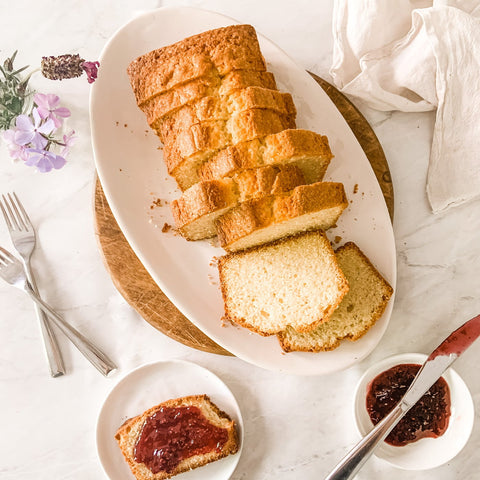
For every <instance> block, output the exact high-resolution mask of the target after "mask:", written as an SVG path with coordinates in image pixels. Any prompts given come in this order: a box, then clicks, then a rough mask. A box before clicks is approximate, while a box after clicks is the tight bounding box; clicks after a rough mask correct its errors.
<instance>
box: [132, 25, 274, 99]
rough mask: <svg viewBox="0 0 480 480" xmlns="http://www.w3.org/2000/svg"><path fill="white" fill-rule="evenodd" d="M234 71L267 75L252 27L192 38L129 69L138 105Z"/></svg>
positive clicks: (143, 57)
mask: <svg viewBox="0 0 480 480" xmlns="http://www.w3.org/2000/svg"><path fill="white" fill-rule="evenodd" d="M233 70H254V71H265V70H266V65H265V60H264V58H263V56H262V53H261V51H260V46H259V44H258V39H257V34H256V32H255V29H254V28H253V27H252V26H251V25H231V26H229V27H224V28H218V29H216V30H209V31H207V32H203V33H200V34H198V35H194V36H192V37H188V38H186V39H184V40H181V41H180V42H177V43H174V44H173V45H169V46H166V47H163V48H159V49H157V50H153V51H152V52H149V53H146V54H145V55H142V56H141V57H139V58H137V59H136V60H134V61H133V62H131V63H130V65H129V66H128V69H127V73H128V76H129V77H130V83H131V85H132V89H133V92H134V94H135V98H136V100H137V104H138V105H142V104H143V103H144V102H146V101H148V100H150V99H151V98H153V97H154V96H155V95H158V94H159V93H163V92H165V91H167V90H170V89H172V88H175V87H176V86H178V85H181V84H182V83H185V82H188V81H191V80H195V79H197V78H201V77H204V76H208V75H209V74H212V73H213V72H214V73H218V75H220V76H225V75H227V74H228V73H230V72H231V71H233Z"/></svg>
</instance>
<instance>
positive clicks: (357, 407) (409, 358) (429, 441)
mask: <svg viewBox="0 0 480 480" xmlns="http://www.w3.org/2000/svg"><path fill="white" fill-rule="evenodd" d="M426 359H427V355H423V354H420V353H404V354H401V355H395V356H393V357H389V358H386V359H385V360H382V361H381V362H378V363H376V364H375V365H372V367H370V368H369V369H368V370H367V371H366V372H365V373H364V374H363V376H362V378H361V379H360V381H359V382H358V385H357V389H356V394H355V402H354V414H355V420H356V424H357V429H358V431H359V433H360V435H362V436H365V435H366V434H367V433H368V432H369V431H370V430H371V429H372V428H373V423H372V422H371V420H370V417H369V415H368V412H367V409H366V395H367V387H368V384H369V383H370V381H371V380H373V379H374V378H375V377H376V376H377V375H379V374H380V373H382V372H384V371H385V370H388V369H389V368H391V367H393V366H395V365H399V364H402V363H414V364H418V365H422V364H423V363H424V362H425V360H426ZM443 378H444V379H445V380H446V382H447V383H448V386H449V388H450V400H451V416H450V421H449V424H448V428H447V431H446V432H445V433H444V434H443V435H442V436H440V437H438V438H422V439H420V440H418V441H417V442H414V443H410V444H408V445H405V446H404V447H394V446H392V445H388V444H387V443H385V442H383V443H382V445H380V446H379V447H378V448H377V449H376V450H375V455H376V456H377V457H379V458H382V459H383V460H386V461H387V462H388V463H390V464H391V465H393V466H395V467H398V468H402V469H404V470H428V469H430V468H435V467H438V466H440V465H443V464H444V463H447V462H448V461H450V460H451V459H452V458H453V457H455V456H456V455H457V454H458V453H460V451H461V450H462V448H463V447H464V446H465V444H466V443H467V441H468V438H469V437H470V434H471V432H472V428H473V420H474V408H473V400H472V396H471V394H470V392H469V390H468V387H467V386H466V385H465V382H464V381H463V380H462V379H461V378H460V376H459V375H458V374H457V373H456V372H455V371H454V370H452V369H451V368H450V369H448V370H447V371H446V372H445V373H444V374H443Z"/></svg>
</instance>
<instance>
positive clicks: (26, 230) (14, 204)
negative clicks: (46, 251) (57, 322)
mask: <svg viewBox="0 0 480 480" xmlns="http://www.w3.org/2000/svg"><path fill="white" fill-rule="evenodd" d="M2 199H3V202H2V201H1V200H0V209H1V210H2V213H3V216H4V217H5V222H6V224H7V227H8V231H9V233H10V238H11V239H12V243H13V246H14V247H15V249H16V251H17V252H18V254H19V255H20V257H21V259H22V261H23V266H24V268H25V273H26V275H27V279H28V281H29V283H30V285H31V287H32V289H33V291H34V292H35V293H36V294H37V295H38V289H37V285H36V282H35V278H34V276H33V272H32V269H31V267H30V257H31V256H32V252H33V250H34V248H35V243H36V236H35V229H34V228H33V225H32V222H31V221H30V218H29V217H28V215H27V212H26V211H25V209H24V208H23V205H22V204H21V202H20V200H19V199H18V197H17V195H16V194H15V192H13V197H12V195H11V194H10V193H9V194H8V195H7V196H5V195H2ZM35 311H36V313H37V318H38V321H39V323H40V331H41V333H42V337H43V345H44V347H45V353H46V355H47V359H48V365H49V368H50V375H51V376H52V377H54V378H55V377H60V376H62V375H63V374H64V373H65V366H64V364H63V358H62V353H61V351H60V348H59V346H58V342H57V338H56V336H55V332H54V330H53V328H52V324H51V323H50V320H49V318H48V317H47V315H45V313H44V312H43V311H42V310H41V309H40V308H39V307H38V306H37V305H36V304H35Z"/></svg>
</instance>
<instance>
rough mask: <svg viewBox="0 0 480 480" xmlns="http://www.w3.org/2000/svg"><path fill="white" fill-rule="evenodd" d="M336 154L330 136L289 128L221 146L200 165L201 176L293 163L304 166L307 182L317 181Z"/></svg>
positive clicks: (209, 177)
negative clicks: (225, 146) (333, 151)
mask: <svg viewBox="0 0 480 480" xmlns="http://www.w3.org/2000/svg"><path fill="white" fill-rule="evenodd" d="M332 157H333V155H332V152H331V150H330V146H329V144H328V139H327V137H325V136H323V135H319V134H318V133H315V132H311V131H309V130H302V129H288V130H283V131H281V132H279V133H275V134H272V135H267V136H266V137H263V138H256V139H254V140H250V141H248V142H241V143H237V144H235V145H232V146H230V147H227V148H225V149H223V150H220V151H219V152H218V153H216V154H215V155H214V156H213V157H212V158H211V159H210V160H208V161H207V162H205V163H204V164H202V165H201V166H200V167H199V169H198V175H199V177H200V179H201V180H213V179H215V178H223V177H229V176H231V175H232V174H233V173H235V172H239V171H242V170H244V169H246V168H256V167H260V166H262V165H280V164H293V165H296V166H298V167H299V168H300V169H301V170H302V172H303V175H304V177H305V183H315V182H320V181H321V180H322V179H323V176H324V175H325V172H326V170H327V167H328V165H329V164H330V160H331V159H332Z"/></svg>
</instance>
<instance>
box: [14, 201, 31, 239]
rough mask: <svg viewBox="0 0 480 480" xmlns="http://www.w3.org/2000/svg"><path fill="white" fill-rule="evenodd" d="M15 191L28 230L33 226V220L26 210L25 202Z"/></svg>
mask: <svg viewBox="0 0 480 480" xmlns="http://www.w3.org/2000/svg"><path fill="white" fill-rule="evenodd" d="M12 193H13V197H14V198H15V201H16V204H17V206H18V208H19V209H20V211H21V212H22V215H23V223H24V224H25V228H26V229H27V230H28V229H29V228H32V222H31V220H30V217H29V216H28V214H27V212H26V211H25V208H23V204H22V202H21V201H20V199H19V198H18V197H17V194H16V193H15V192H12Z"/></svg>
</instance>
